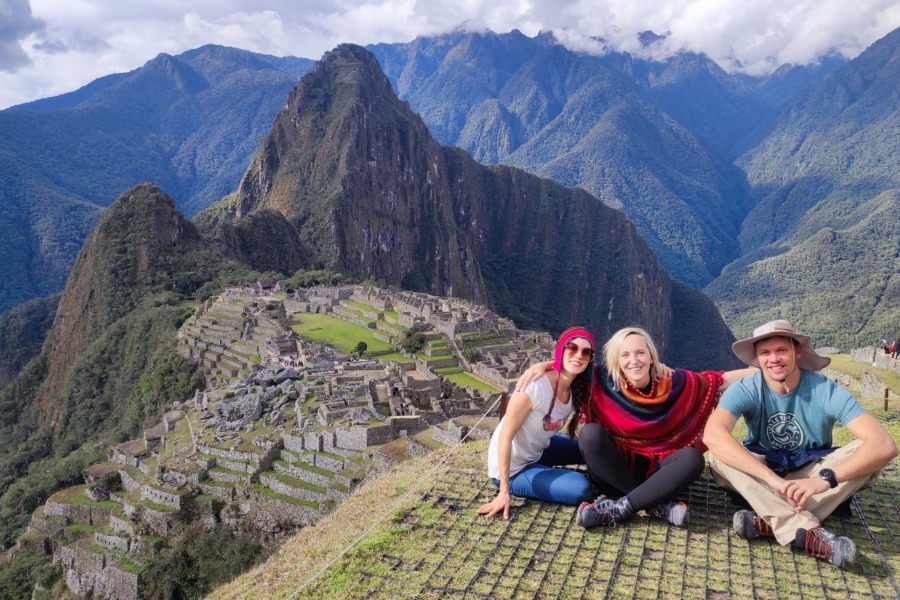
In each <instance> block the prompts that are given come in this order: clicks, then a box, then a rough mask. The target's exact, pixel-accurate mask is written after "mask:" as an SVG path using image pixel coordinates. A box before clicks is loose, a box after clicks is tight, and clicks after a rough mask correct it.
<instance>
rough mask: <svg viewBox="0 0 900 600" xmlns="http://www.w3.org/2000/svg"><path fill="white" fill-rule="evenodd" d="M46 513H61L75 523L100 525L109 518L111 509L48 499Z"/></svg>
mask: <svg viewBox="0 0 900 600" xmlns="http://www.w3.org/2000/svg"><path fill="white" fill-rule="evenodd" d="M44 514H45V515H59V516H63V517H66V518H67V519H69V521H71V522H73V523H84V524H85V525H99V524H101V523H105V522H106V521H108V520H109V515H110V510H109V509H108V508H101V507H99V506H88V505H86V504H66V503H63V502H52V501H49V500H48V501H47V503H46V504H44Z"/></svg>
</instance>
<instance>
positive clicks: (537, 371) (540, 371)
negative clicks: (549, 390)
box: [516, 361, 553, 392]
mask: <svg viewBox="0 0 900 600" xmlns="http://www.w3.org/2000/svg"><path fill="white" fill-rule="evenodd" d="M552 366H553V363H552V362H549V361H548V362H542V363H537V364H534V365H531V366H530V367H528V368H527V369H525V372H524V373H522V374H521V375H520V376H519V380H518V381H517V382H516V391H517V392H524V391H525V388H527V387H528V384H529V383H531V382H532V381H537V380H538V379H540V378H541V377H543V376H544V373H546V372H547V370H548V369H549V368H550V367H552Z"/></svg>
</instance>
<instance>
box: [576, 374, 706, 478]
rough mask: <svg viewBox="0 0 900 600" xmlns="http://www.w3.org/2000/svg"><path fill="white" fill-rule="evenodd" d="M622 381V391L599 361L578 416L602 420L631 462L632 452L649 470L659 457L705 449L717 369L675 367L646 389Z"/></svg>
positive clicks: (583, 418)
mask: <svg viewBox="0 0 900 600" xmlns="http://www.w3.org/2000/svg"><path fill="white" fill-rule="evenodd" d="M621 385H622V389H621V390H615V389H613V385H612V380H611V379H609V377H607V375H606V370H605V369H603V368H602V367H599V366H598V368H597V369H596V372H595V373H594V378H593V385H592V387H591V401H590V402H589V403H586V405H585V407H584V409H583V410H582V414H581V415H580V418H581V420H582V421H584V422H587V421H590V422H593V423H598V424H599V425H602V426H603V428H604V429H606V430H607V431H608V432H609V433H610V434H611V435H612V436H613V439H614V440H615V442H616V446H618V448H619V449H620V450H621V451H622V452H623V453H624V454H625V455H626V456H627V457H628V459H629V461H630V463H631V464H632V466H634V458H635V455H641V456H644V457H646V458H648V459H649V460H650V472H653V471H654V470H655V469H656V467H657V465H658V464H659V461H660V460H662V459H663V458H665V457H666V456H667V455H669V454H671V453H673V452H675V451H676V450H680V449H682V448H688V447H691V446H693V447H695V448H697V449H698V450H700V451H701V452H706V446H705V445H704V444H703V440H702V438H703V428H704V427H705V426H706V420H707V419H708V418H709V415H710V413H711V412H712V410H713V409H714V408H715V407H716V406H717V405H718V404H719V396H720V395H721V394H720V393H719V391H718V390H719V387H720V386H721V385H722V371H704V372H702V373H694V372H693V371H685V370H683V369H674V370H673V371H672V377H671V378H669V379H663V380H660V381H656V382H654V384H653V387H652V388H651V389H650V393H648V394H643V393H641V391H640V390H638V389H637V388H635V387H633V386H632V385H631V384H630V383H629V382H628V380H627V379H626V378H625V377H622V379H621Z"/></svg>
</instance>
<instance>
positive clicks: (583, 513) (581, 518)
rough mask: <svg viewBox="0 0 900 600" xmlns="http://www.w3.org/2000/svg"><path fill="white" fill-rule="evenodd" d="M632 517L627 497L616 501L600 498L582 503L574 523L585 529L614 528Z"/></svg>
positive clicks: (632, 511) (604, 497) (632, 513)
mask: <svg viewBox="0 0 900 600" xmlns="http://www.w3.org/2000/svg"><path fill="white" fill-rule="evenodd" d="M632 516H634V510H633V509H632V508H631V503H630V502H629V501H628V497H627V496H622V497H621V498H619V499H618V500H613V499H612V498H607V497H606V496H600V497H599V498H597V499H596V500H594V501H593V502H582V503H581V506H579V507H578V511H577V512H576V513H575V523H577V524H578V525H581V526H582V527H584V528H585V529H589V528H591V527H597V526H598V525H607V526H609V527H615V526H616V523H621V522H622V521H627V520H628V519H630V518H631V517H632Z"/></svg>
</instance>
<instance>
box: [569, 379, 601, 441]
mask: <svg viewBox="0 0 900 600" xmlns="http://www.w3.org/2000/svg"><path fill="white" fill-rule="evenodd" d="M593 370H594V364H593V363H591V364H589V365H588V368H587V369H585V370H584V371H582V372H581V373H579V374H578V375H576V376H575V379H573V380H572V385H571V386H569V389H570V390H571V392H572V418H571V419H569V426H568V427H567V428H566V431H567V432H568V433H569V437H571V438H574V437H575V430H576V429H578V422H579V421H580V420H581V411H582V407H586V406H587V403H588V402H590V399H591V383H592V382H593V377H592V374H593Z"/></svg>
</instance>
